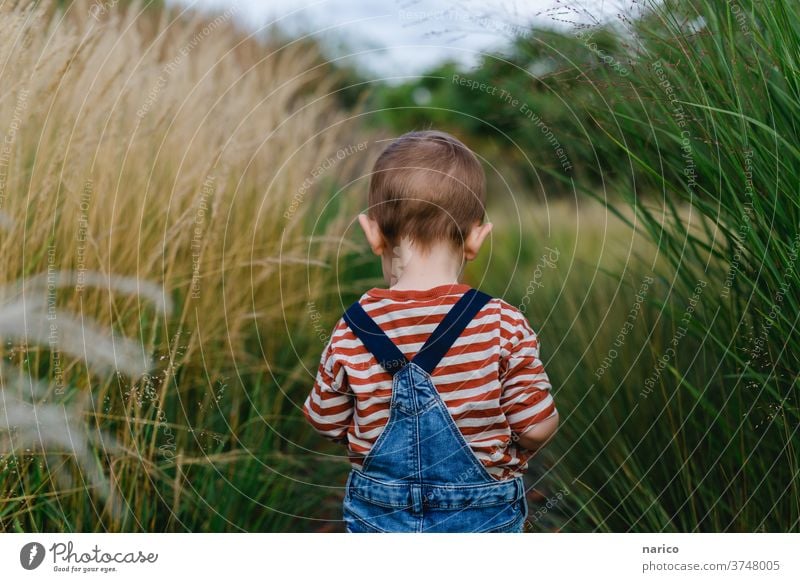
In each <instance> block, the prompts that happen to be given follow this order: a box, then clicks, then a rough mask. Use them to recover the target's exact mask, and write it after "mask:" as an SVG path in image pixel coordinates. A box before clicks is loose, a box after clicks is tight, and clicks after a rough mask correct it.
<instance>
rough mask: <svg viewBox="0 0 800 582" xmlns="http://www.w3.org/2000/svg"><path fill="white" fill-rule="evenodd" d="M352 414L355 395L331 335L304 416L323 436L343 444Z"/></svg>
mask: <svg viewBox="0 0 800 582" xmlns="http://www.w3.org/2000/svg"><path fill="white" fill-rule="evenodd" d="M337 327H338V326H337ZM334 333H335V329H334ZM353 411H354V401H353V394H352V392H351V391H350V387H349V384H348V382H347V376H346V375H345V373H344V368H343V366H342V365H341V362H339V361H338V360H337V358H336V357H335V350H334V347H333V335H332V336H331V340H330V341H329V342H328V345H327V346H325V350H323V352H322V358H321V359H320V363H319V368H318V369H317V378H316V380H315V382H314V388H312V390H311V393H310V394H309V395H308V398H306V401H305V404H304V405H303V414H304V415H305V417H306V419H307V420H308V422H309V423H310V424H311V426H312V427H314V429H315V430H316V431H317V432H318V433H320V434H321V435H322V436H324V437H327V438H329V439H331V440H332V441H334V442H337V443H343V444H344V443H346V442H347V429H348V428H349V426H350V420H351V418H352V417H353Z"/></svg>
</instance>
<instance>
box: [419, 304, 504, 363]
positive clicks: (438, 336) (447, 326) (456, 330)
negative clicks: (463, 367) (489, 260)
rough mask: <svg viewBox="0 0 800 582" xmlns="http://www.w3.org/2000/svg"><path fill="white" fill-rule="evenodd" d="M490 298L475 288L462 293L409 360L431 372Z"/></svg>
mask: <svg viewBox="0 0 800 582" xmlns="http://www.w3.org/2000/svg"><path fill="white" fill-rule="evenodd" d="M491 299H492V297H491V296H490V295H487V294H486V293H484V292H482V291H478V290H477V289H470V290H469V291H467V292H466V293H464V295H462V296H461V298H460V299H459V300H458V301H456V304H455V305H453V307H452V308H451V309H450V311H448V312H447V315H445V316H444V319H443V320H442V322H441V323H440V324H439V325H437V326H436V329H434V330H433V333H432V334H431V335H430V337H429V338H428V341H426V342H425V344H424V345H423V346H422V348H420V350H419V352H417V355H416V356H414V358H413V359H412V360H411V361H412V362H414V363H415V364H416V365H417V366H419V367H420V368H422V369H423V370H425V371H426V372H427V373H428V374H431V373H433V370H434V368H436V366H437V365H438V364H439V361H440V360H441V359H442V358H443V357H444V355H445V354H446V353H447V351H448V350H449V349H450V347H451V346H452V345H453V343H455V341H456V340H457V339H458V337H459V336H460V335H461V333H462V332H463V331H464V329H466V327H467V326H468V325H469V322H470V321H472V320H473V318H474V317H475V316H476V315H477V314H478V312H479V311H480V310H481V308H482V307H483V306H484V305H486V303H487V302H489V301H490V300H491Z"/></svg>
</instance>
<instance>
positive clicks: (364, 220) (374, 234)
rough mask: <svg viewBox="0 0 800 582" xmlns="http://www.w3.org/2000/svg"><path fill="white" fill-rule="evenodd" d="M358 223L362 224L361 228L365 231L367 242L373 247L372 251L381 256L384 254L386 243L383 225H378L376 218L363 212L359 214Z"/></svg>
mask: <svg viewBox="0 0 800 582" xmlns="http://www.w3.org/2000/svg"><path fill="white" fill-rule="evenodd" d="M358 224H360V225H361V230H363V231H364V235H366V237H367V242H368V243H369V246H370V247H371V248H372V252H373V253H375V254H376V255H378V256H379V257H380V256H382V255H383V249H384V247H385V243H384V241H383V233H382V232H381V227H380V226H378V223H377V222H376V221H375V220H374V219H372V218H370V217H369V216H367V215H366V214H363V213H362V214H359V215H358Z"/></svg>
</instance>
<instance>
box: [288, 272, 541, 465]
mask: <svg viewBox="0 0 800 582" xmlns="http://www.w3.org/2000/svg"><path fill="white" fill-rule="evenodd" d="M469 288H470V287H469V286H468V285H465V284H451V285H441V286H438V287H434V288H432V289H428V290H425V291H419V290H396V289H378V288H375V289H371V290H369V291H367V292H366V293H365V294H364V295H363V296H362V297H361V299H360V303H361V305H362V307H363V308H364V311H366V312H367V314H368V315H369V316H370V317H371V318H372V319H373V320H374V321H375V323H377V324H378V325H379V326H380V328H381V329H382V330H383V331H384V332H385V333H386V335H387V336H389V338H390V339H391V340H392V341H393V342H394V344H395V345H396V346H397V347H398V348H399V349H400V351H401V352H403V354H404V355H405V356H406V358H408V359H409V360H411V359H412V358H413V356H414V355H415V354H416V353H417V351H418V350H419V349H420V348H421V347H422V345H423V344H424V343H425V340H426V339H428V336H429V335H430V334H431V332H432V331H433V330H434V328H435V327H436V326H437V325H438V324H439V323H440V322H441V321H442V319H443V318H444V316H445V314H446V313H447V312H448V311H449V310H450V308H451V307H452V306H453V305H454V304H455V302H456V301H457V300H458V299H459V298H460V297H461V295H463V294H464V293H465V292H466V291H467V290H468V289H469ZM431 377H432V378H433V383H434V386H435V387H436V389H437V391H438V392H439V394H440V395H441V397H442V400H444V402H445V404H446V405H447V408H448V410H449V411H450V414H451V416H452V417H453V420H454V421H455V423H456V426H457V427H458V428H459V430H460V431H461V434H463V435H464V439H465V440H466V441H467V443H468V444H469V446H470V448H471V449H472V451H473V453H474V454H475V456H476V457H477V458H478V459H479V460H480V461H481V462H482V463H483V465H484V466H485V467H486V469H487V471H488V472H489V473H490V474H491V475H492V476H493V477H495V478H496V479H508V478H512V477H516V476H519V475H521V474H522V473H523V472H524V471H525V468H526V467H527V462H528V459H529V457H530V456H531V454H530V452H529V451H527V450H526V449H524V448H522V447H518V446H516V444H515V438H514V436H515V435H519V434H521V433H523V432H525V431H526V430H528V429H529V428H531V427H532V426H533V425H534V424H536V423H538V422H541V421H543V420H544V419H546V418H548V417H550V416H551V415H553V414H555V405H554V403H553V398H552V396H551V395H550V381H549V379H548V377H547V374H546V373H545V371H544V368H543V366H542V362H541V361H540V359H539V341H538V338H537V336H536V334H535V333H534V331H533V330H532V329H531V326H530V325H529V324H528V322H527V320H526V319H525V316H524V315H522V313H520V311H519V310H518V309H516V308H514V307H512V306H511V305H509V304H508V303H506V302H505V301H503V300H502V299H498V298H494V299H492V300H491V301H489V302H488V303H487V304H486V305H484V306H483V308H482V309H481V310H480V311H479V312H478V314H477V315H476V316H475V317H474V318H473V320H472V321H471V322H470V324H469V325H468V326H467V328H466V329H465V330H464V332H463V333H462V334H461V336H460V337H459V338H458V339H457V340H456V341H455V343H454V344H453V346H452V347H451V348H450V350H449V351H448V352H447V354H446V355H445V356H444V358H442V360H441V361H440V362H439V365H438V366H437V367H436V368H435V369H434V371H433V373H432V374H431ZM391 397H392V377H391V376H390V375H389V373H388V372H386V371H385V370H384V369H383V368H382V367H381V366H380V364H378V362H377V360H376V359H375V357H374V356H373V355H372V354H371V353H370V352H368V351H367V349H366V348H365V347H364V344H363V343H361V340H359V339H358V338H357V337H356V336H355V334H353V332H352V331H351V330H350V328H349V326H348V325H347V324H346V323H345V321H344V319H340V320H339V322H338V323H337V324H336V326H335V327H334V329H333V333H332V334H331V339H330V341H329V342H328V345H327V346H326V347H325V350H324V351H323V353H322V359H321V361H320V364H319V369H318V371H317V378H316V382H315V383H314V388H313V390H312V391H311V394H310V395H309V396H308V398H307V399H306V402H305V404H304V406H303V413H304V414H305V416H306V418H307V419H308V421H309V422H310V423H311V424H312V426H313V427H314V428H315V429H316V430H317V431H319V432H320V433H321V434H322V435H324V436H326V437H328V438H330V439H333V440H335V441H340V442H345V443H346V444H347V446H348V450H349V456H350V461H351V463H352V464H353V465H354V466H355V467H360V466H361V464H362V462H363V459H364V457H365V456H366V455H367V453H369V451H370V449H371V447H372V445H373V444H374V443H375V441H376V440H377V438H378V436H380V434H381V431H382V430H383V428H384V427H385V426H386V423H387V421H388V419H389V405H390V403H391Z"/></svg>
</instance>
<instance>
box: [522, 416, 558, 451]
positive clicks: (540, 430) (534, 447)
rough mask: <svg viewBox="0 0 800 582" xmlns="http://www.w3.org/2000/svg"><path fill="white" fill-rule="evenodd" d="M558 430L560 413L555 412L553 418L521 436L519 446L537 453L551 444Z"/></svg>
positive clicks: (534, 426) (545, 420) (548, 418)
mask: <svg viewBox="0 0 800 582" xmlns="http://www.w3.org/2000/svg"><path fill="white" fill-rule="evenodd" d="M557 430H558V411H557V410H554V411H553V414H552V415H551V416H548V417H547V418H545V419H544V420H543V421H542V422H540V423H538V424H535V425H533V427H531V428H530V429H528V430H526V431H525V432H524V433H522V434H521V435H519V438H518V439H517V444H519V446H521V447H524V448H526V449H528V450H530V451H532V452H536V451H538V450H539V449H541V448H542V447H544V445H546V444H547V443H548V442H550V439H551V438H553V436H554V435H555V434H556V431H557Z"/></svg>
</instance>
